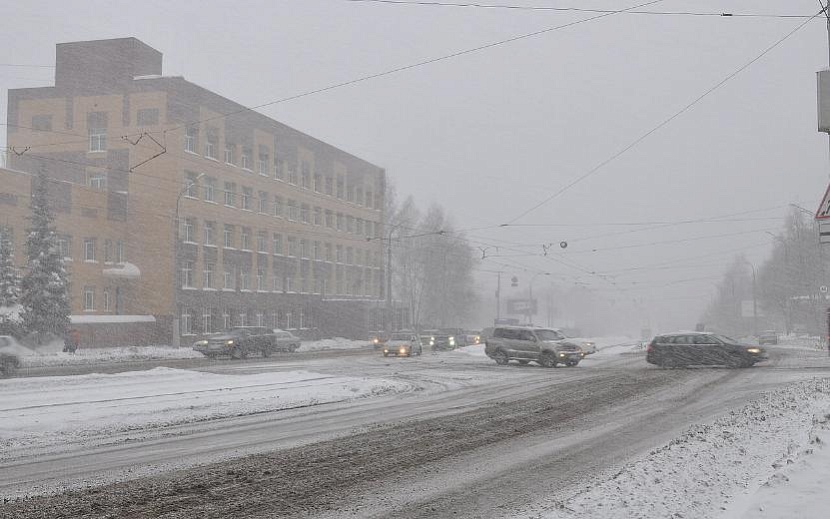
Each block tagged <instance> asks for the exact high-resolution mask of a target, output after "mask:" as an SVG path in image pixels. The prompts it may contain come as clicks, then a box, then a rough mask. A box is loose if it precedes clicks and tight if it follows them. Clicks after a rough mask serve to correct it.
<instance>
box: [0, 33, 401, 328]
mask: <svg viewBox="0 0 830 519" xmlns="http://www.w3.org/2000/svg"><path fill="white" fill-rule="evenodd" d="M161 73H162V55H161V53H160V52H158V51H156V50H155V49H152V48H151V47H149V46H147V45H145V44H144V43H142V42H141V41H139V40H137V39H135V38H124V39H114V40H102V41H90V42H74V43H65V44H59V45H57V61H56V69H55V86H54V87H39V88H25V89H15V90H10V91H9V101H8V126H7V128H8V145H9V147H10V148H11V149H12V152H11V153H9V161H8V162H9V168H10V169H9V170H3V171H2V172H0V176H2V179H3V184H2V185H3V188H2V189H0V191H8V192H7V193H0V207H2V208H3V213H4V215H3V216H0V225H5V226H6V227H14V228H15V233H14V238H15V242H16V246H17V249H18V250H23V249H22V248H21V247H22V246H23V239H24V236H23V232H17V228H19V229H21V230H22V229H23V228H24V227H25V221H24V220H22V218H24V217H25V216H26V214H27V211H28V197H29V196H30V192H31V188H30V182H29V180H28V178H29V177H28V176H27V175H26V174H29V175H31V174H32V173H35V172H38V171H45V172H46V174H47V176H48V177H49V178H50V179H52V182H51V184H50V193H51V195H52V197H53V199H54V204H55V210H56V211H57V214H58V220H57V225H58V229H59V232H60V234H61V236H62V247H64V249H65V251H66V252H65V254H66V257H67V258H70V259H71V262H70V265H71V267H70V268H71V273H72V278H71V279H72V296H73V297H72V304H73V314H77V315H76V317H75V318H74V321H75V322H76V323H81V324H85V325H88V327H90V330H92V325H93V324H97V325H99V326H98V330H99V331H97V332H96V333H97V334H98V337H97V338H96V339H95V341H96V342H106V340H103V339H101V337H100V336H101V333H103V332H102V331H100V330H101V328H102V327H103V326H104V324H106V325H107V326H109V328H106V330H108V331H110V332H111V331H112V330H113V326H114V324H119V323H123V322H126V321H140V322H145V323H153V324H152V325H151V324H146V325H145V328H146V329H150V328H152V330H153V331H152V333H151V334H150V335H151V336H152V340H165V339H167V340H173V342H177V338H178V336H179V335H182V336H190V335H197V334H201V333H205V332H210V331H217V330H221V329H225V328H227V327H229V326H236V325H264V326H269V327H271V326H276V327H281V328H289V329H300V330H316V331H318V332H319V333H322V334H325V335H329V334H342V335H351V336H356V337H357V336H363V335H364V332H365V331H366V330H367V329H369V328H372V327H375V326H377V324H376V322H373V320H374V319H375V318H376V317H377V316H375V315H374V313H375V312H374V309H375V308H376V307H377V306H378V305H377V304H376V303H377V302H378V301H380V300H383V298H384V296H385V293H384V292H385V290H384V282H383V280H384V270H383V264H382V261H383V259H384V258H383V254H382V251H383V246H384V242H383V240H382V239H380V237H381V236H383V232H382V225H383V207H384V203H383V194H384V190H385V176H384V171H383V169H381V168H379V167H377V166H374V165H372V164H370V163H368V162H366V161H364V160H361V159H359V158H357V157H354V156H352V155H350V154H348V153H346V152H344V151H341V150H339V149H337V148H335V147H333V146H331V145H328V144H326V143H324V142H322V141H319V140H317V139H314V138H313V137H310V136H308V135H305V134H303V133H301V132H299V131H297V130H294V129H292V128H289V127H288V126H285V125H284V124H281V123H279V122H277V121H275V120H273V119H271V118H268V117H266V116H264V115H262V114H260V113H258V112H255V111H252V110H248V109H246V108H245V107H243V106H241V105H239V104H237V103H234V102H233V101H230V100H228V99H226V98H224V97H222V96H220V95H218V94H215V93H213V92H211V91H209V90H207V89H205V88H202V87H200V86H198V85H195V84H193V83H191V82H189V81H186V80H185V79H183V78H181V77H164V76H162V75H161ZM4 200H5V202H4ZM12 201H14V203H15V204H16V205H13V204H12V203H11V202H12ZM4 204H5V205H4ZM4 219H5V220H4ZM177 223H178V225H177ZM22 256H23V255H22V254H18V255H17V257H18V258H22ZM80 316H85V317H80ZM108 316H110V317H108ZM124 316H135V317H136V318H135V319H130V318H127V317H124ZM132 326H133V327H135V326H137V325H135V324H133V325H132ZM147 340H150V339H147Z"/></svg>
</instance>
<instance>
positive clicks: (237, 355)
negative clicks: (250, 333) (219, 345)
mask: <svg viewBox="0 0 830 519" xmlns="http://www.w3.org/2000/svg"><path fill="white" fill-rule="evenodd" d="M231 358H232V359H237V360H239V359H244V358H245V350H243V349H242V348H240V347H239V346H234V348H233V349H232V350H231Z"/></svg>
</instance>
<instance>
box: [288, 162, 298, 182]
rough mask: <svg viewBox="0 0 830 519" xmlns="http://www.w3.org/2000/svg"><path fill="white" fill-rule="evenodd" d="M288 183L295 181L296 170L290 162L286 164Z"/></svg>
mask: <svg viewBox="0 0 830 519" xmlns="http://www.w3.org/2000/svg"><path fill="white" fill-rule="evenodd" d="M288 183H289V184H296V183H297V170H296V169H295V167H294V166H293V165H291V164H289V165H288Z"/></svg>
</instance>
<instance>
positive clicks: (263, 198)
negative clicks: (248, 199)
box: [259, 191, 268, 214]
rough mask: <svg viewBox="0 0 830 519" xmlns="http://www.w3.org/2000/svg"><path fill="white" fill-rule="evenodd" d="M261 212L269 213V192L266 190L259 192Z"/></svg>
mask: <svg viewBox="0 0 830 519" xmlns="http://www.w3.org/2000/svg"><path fill="white" fill-rule="evenodd" d="M259 212H260V213H262V214H268V193H266V192H265V191H260V192H259Z"/></svg>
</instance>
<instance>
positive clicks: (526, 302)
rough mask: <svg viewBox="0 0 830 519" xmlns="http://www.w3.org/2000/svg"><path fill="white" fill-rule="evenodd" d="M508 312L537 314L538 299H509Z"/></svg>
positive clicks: (513, 313)
mask: <svg viewBox="0 0 830 519" xmlns="http://www.w3.org/2000/svg"><path fill="white" fill-rule="evenodd" d="M507 313H508V314H511V315H536V300H535V299H508V300H507Z"/></svg>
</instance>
